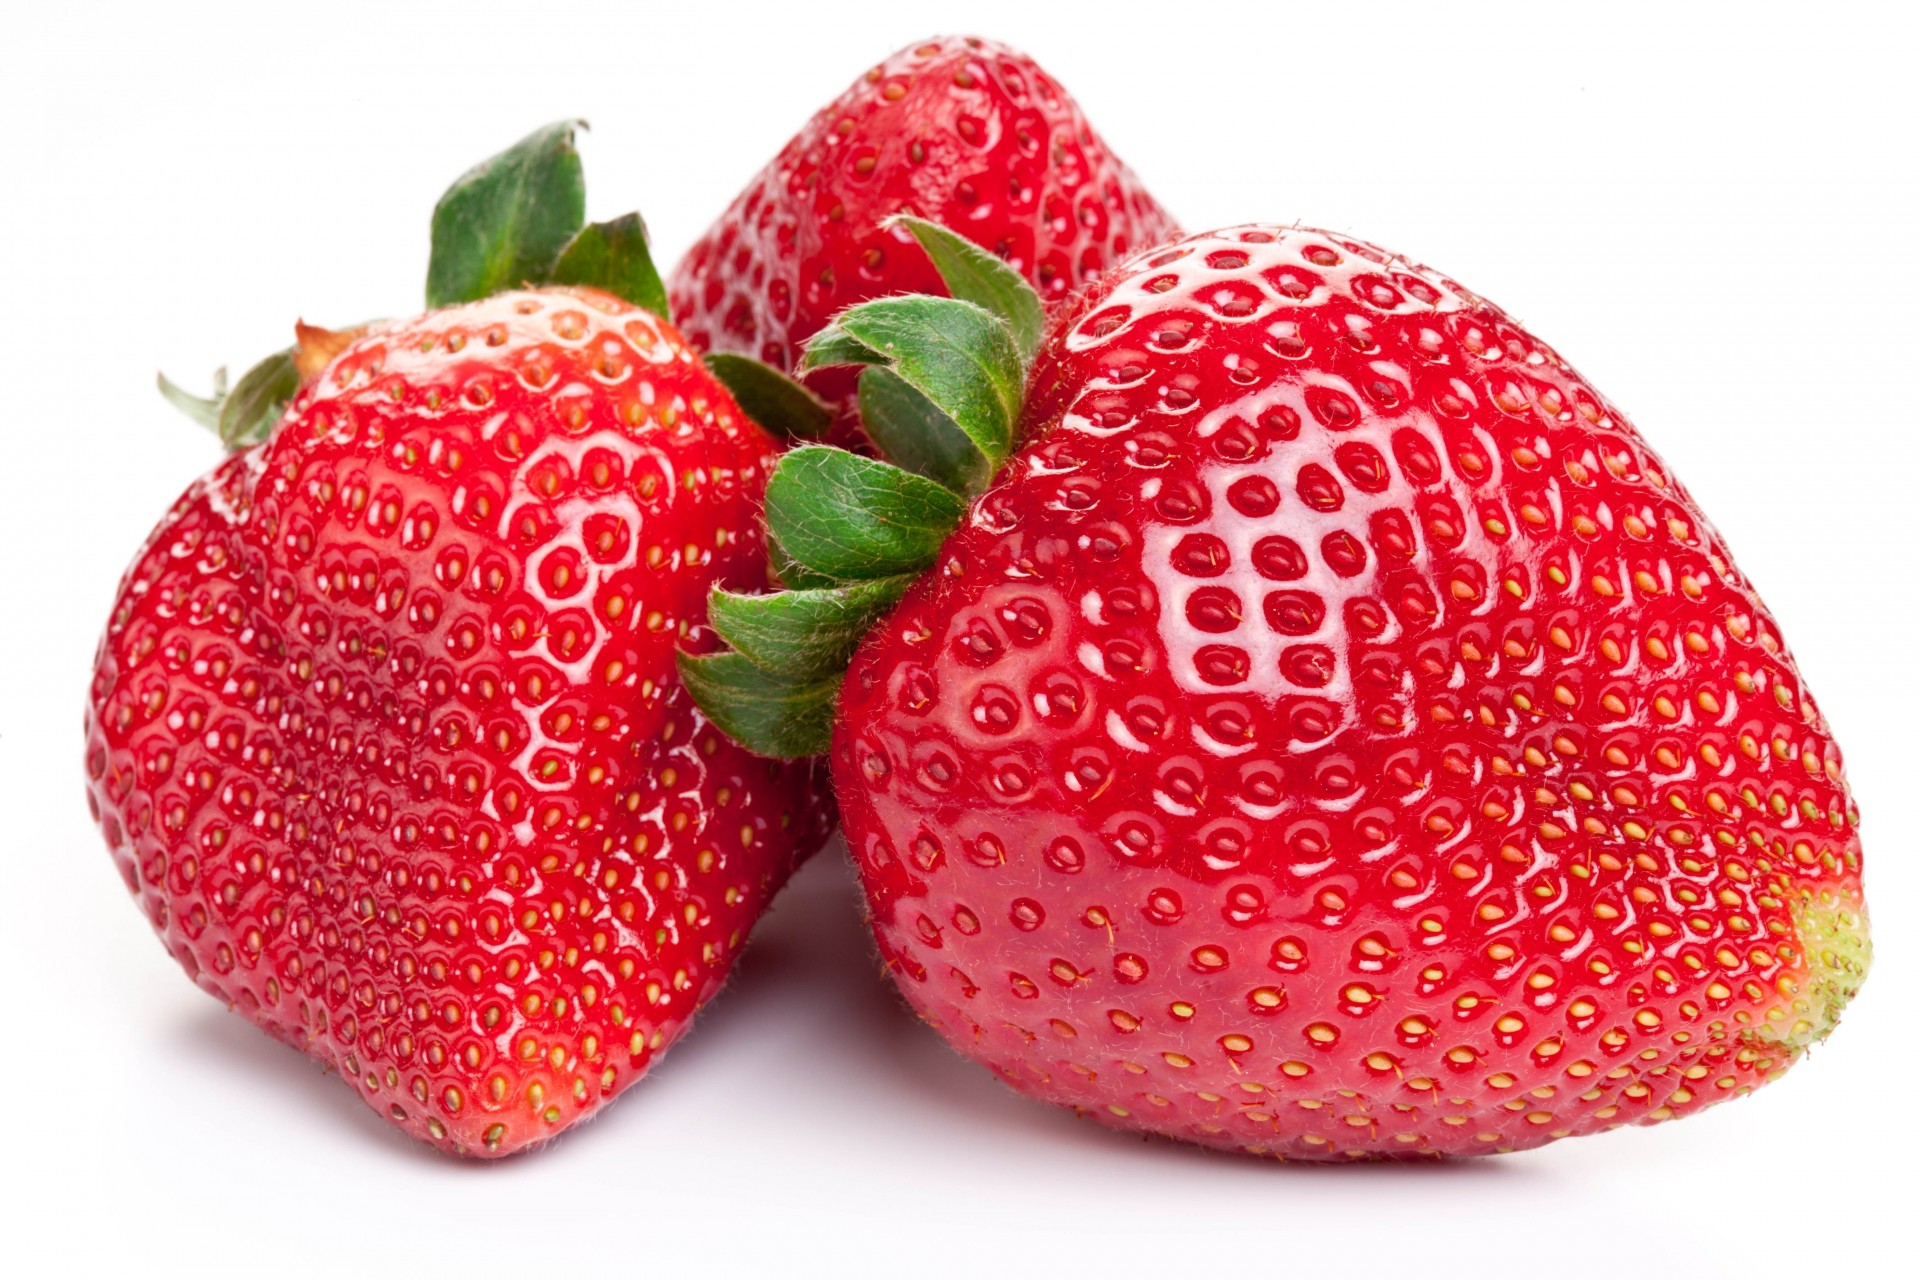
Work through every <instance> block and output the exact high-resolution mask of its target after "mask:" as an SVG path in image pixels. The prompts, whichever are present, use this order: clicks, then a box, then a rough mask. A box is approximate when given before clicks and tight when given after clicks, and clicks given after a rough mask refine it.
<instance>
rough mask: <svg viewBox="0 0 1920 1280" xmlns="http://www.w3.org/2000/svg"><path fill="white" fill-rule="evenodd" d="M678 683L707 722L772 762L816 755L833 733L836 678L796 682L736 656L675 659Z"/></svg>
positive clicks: (838, 681) (685, 656)
mask: <svg viewBox="0 0 1920 1280" xmlns="http://www.w3.org/2000/svg"><path fill="white" fill-rule="evenodd" d="M677 657H678V659H679V665H680V679H681V681H682V682H683V683H685V685H686V686H687V692H688V693H689V694H691V695H692V696H693V701H694V703H695V705H697V706H698V707H699V708H700V710H701V711H703V712H705V713H706V717H707V719H709V720H711V721H713V723H714V724H716V725H718V726H720V731H721V732H722V733H724V734H726V735H727V736H728V737H729V738H732V739H733V740H734V741H735V742H737V743H739V744H740V745H741V746H743V747H745V748H746V749H747V750H749V751H751V752H753V753H754V754H755V755H759V756H769V757H771V758H773V759H776V760H797V759H800V758H802V757H804V756H817V755H819V754H821V753H822V752H824V751H825V750H826V749H827V746H828V743H829V742H830V741H831V740H832V735H833V704H834V699H835V697H836V696H837V695H838V694H839V692H840V676H839V675H833V676H829V677H827V678H826V679H824V680H810V681H797V680H790V679H787V678H785V677H783V676H777V675H774V674H772V673H770V672H768V671H764V670H762V669H761V668H759V667H756V666H754V665H753V663H751V662H749V661H747V659H746V658H745V657H743V656H742V655H740V654H738V653H712V654H706V655H701V656H696V655H694V654H691V653H685V652H682V653H680V654H678V655H677Z"/></svg>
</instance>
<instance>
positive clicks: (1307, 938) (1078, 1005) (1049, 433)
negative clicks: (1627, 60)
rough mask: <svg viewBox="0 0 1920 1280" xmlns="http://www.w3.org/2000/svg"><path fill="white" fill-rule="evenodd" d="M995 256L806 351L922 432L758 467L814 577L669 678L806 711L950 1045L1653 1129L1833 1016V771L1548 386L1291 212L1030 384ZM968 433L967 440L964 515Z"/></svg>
mask: <svg viewBox="0 0 1920 1280" xmlns="http://www.w3.org/2000/svg"><path fill="white" fill-rule="evenodd" d="M913 229H914V230H915V232H916V234H918V235H920V236H921V238H922V239H923V240H925V241H926V242H927V243H928V244H929V245H930V246H939V247H940V250H941V252H945V253H949V254H951V253H953V252H956V249H955V246H954V245H953V244H951V243H947V242H943V241H942V239H941V236H940V233H938V232H937V231H936V230H933V229H929V228H913ZM982 256H984V255H982ZM975 265H980V264H977V263H976V264H975ZM1010 274H1011V273H1007V275H1006V276H1003V277H1002V278H1001V279H1000V280H999V281H998V283H997V285H993V286H992V287H989V285H988V284H987V283H984V282H985V281H986V275H985V274H984V272H983V274H981V275H980V276H979V278H978V280H977V281H976V282H975V284H974V285H973V286H971V292H967V293H963V292H962V290H961V289H960V288H957V287H956V289H955V290H954V292H955V294H956V295H959V296H961V297H965V298H967V299H969V301H956V300H951V299H938V300H936V299H925V298H896V299H889V300H885V301H879V302H873V303H868V304H866V305H864V306H861V307H856V308H854V309H852V310H850V311H848V312H847V313H845V314H843V315H842V316H840V317H839V318H838V319H837V321H836V322H835V324H834V325H833V326H832V327H830V328H828V329H827V330H825V331H823V332H822V333H821V334H820V335H819V336H818V337H817V338H816V339H815V341H814V343H813V345H812V347H811V348H810V350H809V354H808V357H807V359H808V362H809V363H810V364H826V363H840V362H855V363H863V364H866V365H867V366H869V369H870V370H873V369H884V370H887V371H888V372H889V374H890V375H891V376H896V377H900V378H903V379H905V380H907V381H910V382H912V383H913V384H914V385H915V386H916V387H918V388H919V389H920V390H921V391H922V392H923V393H924V394H925V395H926V397H927V399H928V400H930V401H931V402H932V403H934V404H936V405H939V406H942V407H943V408H944V409H945V411H946V412H945V414H944V416H938V415H936V416H933V417H923V418H921V419H919V420H917V421H916V422H914V423H912V424H910V426H909V427H908V428H906V429H903V430H902V431H901V432H900V433H899V434H900V435H901V437H902V438H904V439H909V440H921V441H924V442H926V443H925V445H924V447H917V448H913V449H909V450H908V451H906V452H905V453H896V454H895V455H894V461H896V462H898V463H900V464H902V466H904V467H905V468H907V470H902V469H900V468H896V467H892V466H888V465H886V464H884V463H881V462H877V461H873V460H870V459H863V458H856V457H853V456H852V455H850V454H847V453H844V452H840V451H837V450H832V449H828V448H824V447H819V446H809V447H805V448H802V449H798V450H796V451H794V452H792V453H790V454H788V455H787V456H786V457H785V458H783V459H782V461H781V463H780V465H779V467H778V469H777V470H776V472H775V475H774V477H773V479H772V481H771V482H770V484H769V488H768V523H769V526H770V530H771V532H772V534H773V536H774V537H775V538H776V539H778V541H779V542H780V544H781V545H783V546H784V548H785V551H786V552H787V553H788V554H789V555H790V556H791V557H792V558H793V559H794V560H795V561H797V562H798V565H799V568H798V569H797V570H795V571H794V572H792V573H789V574H788V577H789V579H790V580H791V579H794V578H796V577H798V578H800V579H801V581H800V585H804V586H808V587H809V588H810V589H806V590H797V591H792V592H788V593H784V594H779V595H772V596H736V595H732V594H730V593H727V592H721V593H719V594H717V595H716V596H715V598H714V601H713V605H712V607H713V621H714V626H715V628H716V629H717V630H718V631H720V632H721V633H722V634H723V635H724V636H726V637H727V638H728V639H729V640H730V641H731V642H732V644H733V645H734V647H735V649H736V650H737V652H734V653H727V654H720V655H714V656H708V657H688V658H685V659H683V663H682V665H683V668H684V669H685V670H686V671H687V672H688V677H689V680H690V683H691V684H692V685H693V687H694V690H695V692H696V695H697V696H699V698H700V699H701V701H702V703H703V705H706V706H707V707H709V709H710V712H711V714H712V715H713V716H714V718H715V720H716V722H718V723H720V724H722V725H723V727H726V728H728V729H729V731H730V732H733V733H735V734H736V735H737V736H738V737H739V738H740V740H741V741H743V742H746V743H747V744H748V745H750V746H753V747H754V748H755V749H757V750H760V751H762V752H764V753H766V754H770V755H799V754H804V753H805V752H807V751H812V750H819V749H821V748H823V747H825V746H826V745H827V744H828V741H829V735H830V741H831V751H832V757H831V758H832V767H833V775H834V783H835V789H836V793H837V797H838V800H839V804H840V806H841V812H842V819H843V823H844V826H845V830H846V834H847V841H848V845H849V848H850V849H851V850H852V852H853V854H854V856H855V859H856V861H857V862H858V865H859V869H860V873H861V876H862V879H863V881H864V883H865V886H866V889H867V894H868V897H869V900H870V903H871V907H872V913H873V926H874V930H875V933H876V934H877V936H878V939H879V943H880V948H881V952H882V955H883V957H884V958H885V962H886V965H887V968H888V969H889V970H890V971H891V972H892V973H893V975H894V977H895V980H896V981H897V982H898V984H899V986H900V988H901V990H902V991H904V992H905V993H906V996H907V998H908V999H909V1001H911V1002H912V1004H913V1005H914V1007H915V1008H916V1009H918V1010H919V1011H920V1013H921V1014H922V1015H923V1016H924V1017H925V1018H926V1019H927V1020H928V1021H929V1022H931V1023H932V1024H933V1025H935V1026H936V1027H938V1028H939V1029H940V1030H941V1031H942V1033H943V1034H944V1035H945V1036H946V1037H947V1038H948V1039H949V1040H950V1041H951V1042H952V1043H953V1044H954V1045H955V1046H956V1047H957V1048H958V1049H959V1050H960V1051H961V1052H963V1053H965V1054H967V1055H969V1056H971V1057H973V1058H975V1059H977V1060H979V1061H981V1062H983V1063H986V1064H988V1065H990V1066H991V1067H993V1069H994V1070H995V1071H997V1072H998V1073H999V1074H1000V1076H1001V1077H1002V1078H1003V1079H1004V1080H1006V1082H1007V1083H1009V1084H1010V1085H1012V1086H1013V1087H1014V1088H1016V1089H1018V1090H1020V1091H1022V1092H1024V1093H1027V1094H1030V1095H1032V1096H1034V1097H1036V1098H1041V1099H1045V1100H1047V1101H1050V1102H1056V1103H1060V1104H1062V1105H1065V1106H1069V1107H1072V1108H1074V1109H1075V1110H1077V1111H1079V1112H1081V1113H1083V1114H1085V1115H1087V1116H1090V1117H1092V1118H1093V1119H1096V1120H1098V1121H1100V1122H1101V1123H1104V1124H1108V1125H1113V1126H1116V1127H1120V1128H1128V1129H1140V1130H1147V1131H1150V1132H1155V1133H1162V1134H1167V1135H1171V1136H1173V1137H1178V1138H1183V1139H1187V1140H1190V1141H1193V1142H1199V1143H1204V1144H1207V1145H1210V1146H1217V1147H1227V1148H1237V1149H1243V1150H1247V1151H1252V1152H1256V1153H1260V1154H1268V1155H1278V1156H1284V1157H1288V1158H1300V1157H1305V1158H1311V1159H1332V1158H1341V1157H1364V1156H1375V1155H1397V1154H1409V1155H1411V1154H1467V1153H1476V1152H1491V1151H1511V1150H1516V1149H1519V1148H1524V1147H1530V1146H1536V1145H1538V1144H1541V1143H1544V1142H1547V1141H1549V1140H1551V1139H1554V1138H1559V1137H1565V1136H1568V1135H1573V1134H1583V1133H1591V1132H1595V1131H1597V1130H1603V1129H1609V1128H1613V1127H1616V1126H1619V1125H1622V1124H1628V1123H1634V1122H1642V1123H1644V1122H1653V1121H1660V1120H1665V1119H1668V1118H1669V1117H1673V1116H1677V1115H1685V1114H1688V1113H1691V1112H1694V1111H1697V1110H1699V1109H1701V1108H1702V1107H1705V1106H1708V1105H1710V1104H1712V1103H1714V1102H1717V1101H1720V1100H1722V1099H1726V1098H1731V1097H1736V1096H1739V1095H1740V1094H1743V1093H1746V1092H1748V1091H1749V1090H1751V1089H1753V1088H1756V1087H1758V1086H1759V1085H1761V1084H1764V1083H1766V1082H1768V1081H1770V1080H1772V1079H1774V1078H1775V1077H1777V1076H1779V1075H1780V1074H1781V1073H1782V1072H1784V1071H1785V1070H1786V1069H1787V1068H1788V1067H1789V1066H1791V1065H1792V1064H1793V1062H1795V1061H1796V1060H1797V1059H1798V1058H1799V1057H1800V1056H1801V1055H1802V1053H1803V1052H1804V1051H1805V1050H1806V1048H1807V1047H1808V1046H1809V1045H1811V1044H1813V1043H1815V1042H1817V1041H1818V1040H1820V1039H1821V1038H1822V1037H1824V1036H1825V1035H1826V1034H1827V1033H1828V1032H1829V1031H1830V1030H1831V1029H1832V1027H1833V1026H1834V1023H1835V1021H1836V1020H1837V1018H1838V1017H1839V1015H1840V1012H1841V1009H1842V1008H1843V1007H1844V1006H1845V1005H1846V1003H1847V1001H1848V999H1849V998H1850V997H1851V996H1852V995H1853V993H1854V992H1855V990H1856V989H1857V988H1858V986H1859V984H1860V982H1861V980H1862V978H1863V976H1864V973H1865V969H1866V966H1867V960H1868V954H1869V946H1868V941H1867V923H1866V911H1865V906H1864V903H1863V900H1862V897H1861V882H1860V845H1859V840H1858V837H1857V834H1856V829H1857V828H1856V824H1857V815H1856V814H1855V812H1854V810H1853V807H1852V803H1851V801H1850V799H1849V796H1848V792H1847V787H1846V782H1845V779H1844V775H1843V773H1842V769H1841V760H1840V753H1839V750H1838V748H1837V747H1836V746H1835V745H1834V743H1833V741H1832V739H1831V738H1830V737H1829V736H1828V732H1827V728H1826V725H1825V723H1824V722H1823V721H1822V719H1821V717H1820V715H1819V713H1818V711H1817V710H1816V709H1815V706H1814V703H1813V701H1812V699H1811V697H1810V695H1809V694H1808V692H1807V690H1806V687H1805V685H1804V683H1803V682H1802V680H1801V677H1800V674H1799V672H1798V670H1797V669H1796V667H1795V665H1794V663H1793V660H1792V658H1791V657H1790V655H1789V654H1788V652H1787V650H1786V648H1785V647H1784V644H1783V642H1782V640H1781V638H1780V633H1779V630H1778V628H1777V627H1776V626H1775V623H1774V621H1773V619H1772V618H1771V617H1770V616H1769V615H1768V614H1767V612H1766V610H1765V608H1764V606H1762V605H1761V603H1760V601H1759V599H1758V598H1757V597H1756V596H1755V595H1754V593H1753V590H1752V588H1751V587H1750V586H1749V585H1748V583H1747V582H1746V580H1745V579H1744V578H1743V577H1742V576H1741V575H1740V573H1739V572H1738V570H1736V569H1735V568H1734V567H1733V564H1732V562H1731V560H1730V559H1729V557H1728V554H1727V551H1726V548H1725V547H1724V545H1723V544H1722V543H1721V542H1720V540H1719V538H1718V536H1717V535H1716V534H1715V532H1714V531H1713V529H1712V527H1711V526H1710V525H1709V524H1708V523H1707V521H1706V519H1705V517H1704V516H1703V515H1702V514H1701V513H1700V511H1699V509H1698V508H1697V507H1695V505H1694V504H1693V502H1692V501H1691V499H1689V498H1688V496H1687V494H1686V492H1685V490H1684V489H1682V488H1681V487H1680V485H1679V484H1678V482H1677V481H1676V480H1674V479H1673V477H1672V475H1671V474H1670V473H1669V472H1668V470H1667V469H1666V467H1665V466H1664V465H1663V464H1662V463H1661V462H1660V460H1659V459H1658V458H1657V457H1656V456H1655V455H1654V454H1653V452H1652V451H1651V450H1650V449H1649V448H1648V446H1647V445H1646V443H1645V442H1644V441H1643V440H1642V439H1641V438H1640V436H1639V435H1638V433H1637V432H1636V431H1635V430H1634V429H1633V427H1632V426H1631V425H1630V424H1629V423H1628V422H1627V421H1626V419H1625V418H1624V417H1622V416H1621V414H1620V413H1619V411H1618V410H1617V409H1615V408H1614V407H1613V406H1611V405H1610V404H1608V403H1607V401H1606V400H1605V399H1603V398H1602V397H1601V396H1600V395H1599V393H1598V392H1597V391H1595V390H1594V389H1593V388H1592V387H1591V386H1590V385H1589V384H1588V383H1586V382H1585V381H1584V380H1583V379H1582V378H1581V377H1580V375H1579V374H1577V373H1576V372H1575V371H1574V370H1573V369H1572V368H1570V367H1569V366H1568V365H1567V364H1566V363H1565V362H1564V361H1562V360H1561V359H1560V357H1559V356H1558V355H1556V354H1555V353H1554V352H1553V351H1552V350H1551V349H1549V348H1548V347H1546V346H1545V345H1544V344H1542V343H1541V342H1539V341H1538V340H1537V339H1535V338H1534V337H1532V336H1531V335H1530V334H1528V333H1527V332H1525V331H1524V330H1523V329H1521V328H1520V327H1519V326H1518V325H1517V324H1515V323H1514V322H1513V320H1512V319H1510V318H1509V317H1508V316H1506V315H1505V314H1504V313H1502V312H1501V311H1500V310H1498V309H1497V308H1496V307H1494V306H1492V305H1491V304H1490V303H1488V302H1486V301H1484V300H1483V299H1481V298H1479V297H1477V296H1475V295H1473V294H1472V293H1470V292H1468V291H1467V290H1465V289H1463V288H1462V287H1460V286H1459V285H1457V284H1455V283H1454V282H1452V281H1450V280H1448V279H1446V278H1445V277H1443V276H1440V275H1437V274H1435V273H1433V272H1431V271H1428V270H1425V269H1423V268H1419V267H1416V266H1413V265H1412V264H1410V263H1408V262H1407V261H1406V260H1405V259H1403V258H1400V257H1398V256H1397V255H1389V254H1387V253H1385V252H1383V251H1382V250H1380V249H1378V248H1375V247H1373V246H1371V245H1367V244H1363V243H1360V242H1357V241H1354V240H1351V239H1348V238H1346V237H1344V236H1339V235H1332V234H1328V233H1326V232H1321V231H1311V230H1299V229H1287V228H1281V227H1271V226H1242V227H1236V228H1230V229H1227V230H1224V231H1218V232H1212V233H1208V234H1204V235H1196V236H1192V237H1189V238H1187V239H1185V240H1182V241H1179V242H1178V243H1176V244H1174V245H1172V246H1170V247H1167V248H1163V249H1158V250H1154V251H1151V252H1149V253H1147V254H1144V255H1142V256H1139V257H1136V258H1134V259H1133V260H1131V261H1129V262H1127V263H1126V264H1125V265H1123V266H1121V267H1120V268H1118V269H1117V270H1116V271H1115V272H1114V273H1113V274H1111V275H1110V276H1108V277H1107V278H1106V279H1105V280H1103V281H1102V282H1101V283H1100V284H1099V285H1097V286H1096V287H1095V288H1094V289H1092V290H1091V291H1090V292H1089V293H1088V295H1087V296H1085V297H1084V298H1082V299H1081V300H1080V301H1079V303H1078V304H1077V306H1076V307H1075V308H1074V310H1073V311H1072V312H1071V313H1070V314H1068V315H1066V316H1064V317H1062V318H1060V319H1059V320H1058V321H1057V322H1056V323H1055V324H1054V325H1053V326H1052V327H1051V329H1050V330H1049V331H1048V332H1047V333H1046V335H1045V337H1044V340H1043V341H1040V342H1039V343H1038V349H1037V355H1034V356H1033V358H1032V359H1031V365H1030V369H1029V366H1028V360H1027V355H1028V353H1029V352H1031V351H1033V350H1034V344H1033V340H1032V336H1031V335H1033V334H1034V333H1035V331H1036V330H1035V327H1034V322H1035V319H1036V318H1037V316H1038V313H1039V304H1038V301H1037V300H1036V299H1034V298H1032V296H1031V295H1030V294H1026V293H1025V292H1024V290H1023V289H1022V288H1021V286H1020V285H1019V283H1018V281H1017V280H1013V279H1010V278H1008V277H1010ZM974 304H979V305H974ZM963 357H964V358H963ZM1023 387H1024V391H1023ZM956 440H957V441H958V442H959V444H956ZM1018 440H1024V441H1025V443H1024V445H1023V446H1022V447H1020V448H1019V449H1018V450H1017V451H1015V452H1013V453H1012V455H1011V457H1008V453H1009V450H1010V448H1011V447H1012V446H1013V444H1014V443H1015V442H1016V441H1018ZM961 445H970V446H972V447H973V448H975V449H976V450H977V452H978V454H979V456H981V457H982V458H984V459H985V460H987V461H988V462H990V463H992V464H994V465H996V466H999V467H1000V470H999V472H998V474H997V476H996V477H995V478H994V479H993V481H992V482H991V485H990V487H986V488H985V489H984V492H981V493H979V495H978V496H977V497H972V500H971V503H970V504H969V503H968V502H967V499H968V498H969V497H970V496H971V494H972V490H973V489H974V488H978V487H979V485H978V483H977V481H976V480H975V479H974V475H975V474H976V473H975V472H968V471H966V470H964V469H955V468H951V467H948V466H946V465H945V463H946V461H947V460H948V459H950V458H951V457H952V456H953V455H954V453H955V450H956V449H957V448H959V447H960V446H961ZM1003 460H1004V465H1002V463H1003ZM916 473H917V474H916ZM896 600H897V601H898V603H897V604H895V603H894V602H895V601H896ZM869 628H870V629H869ZM863 636H864V638H862V637H863ZM856 645H857V656H854V657H853V658H852V662H851V666H850V667H847V668H845V677H844V681H842V679H841V674H840V673H841V671H842V669H843V667H844V666H845V662H846V657H847V655H848V654H849V653H852V652H854V650H855V647H856ZM836 699H837V707H836V706H835V700H836Z"/></svg>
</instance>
